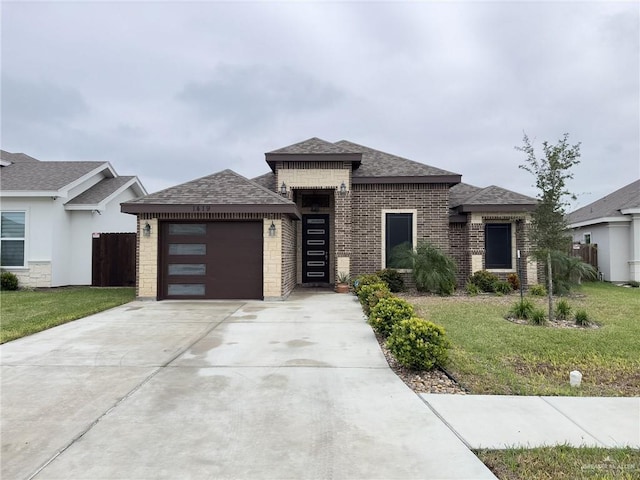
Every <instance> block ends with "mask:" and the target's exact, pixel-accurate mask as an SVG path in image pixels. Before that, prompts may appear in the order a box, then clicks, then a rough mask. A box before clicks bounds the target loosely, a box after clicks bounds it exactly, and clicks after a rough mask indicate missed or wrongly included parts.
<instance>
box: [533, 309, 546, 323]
mask: <svg viewBox="0 0 640 480" xmlns="http://www.w3.org/2000/svg"><path fill="white" fill-rule="evenodd" d="M529 323H530V324H532V325H544V324H545V323H547V317H546V315H545V313H544V310H542V309H541V308H534V309H533V311H532V312H531V316H530V317H529Z"/></svg>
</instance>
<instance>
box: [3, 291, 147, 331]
mask: <svg viewBox="0 0 640 480" xmlns="http://www.w3.org/2000/svg"><path fill="white" fill-rule="evenodd" d="M134 298H135V289H134V288H91V287H65V288H52V289H46V290H35V291H28V290H20V291H16V292H9V291H3V292H0V343H5V342H9V341H11V340H15V339H16V338H21V337H24V336H26V335H31V334H33V333H36V332H40V331H42V330H46V329H47V328H51V327H55V326H56V325H61V324H63V323H66V322H70V321H72V320H77V319H78V318H82V317H86V316H87V315H91V314H93V313H97V312H101V311H102V310H106V309H108V308H112V307H116V306H118V305H122V304H123V303H127V302H130V301H131V300H133V299H134Z"/></svg>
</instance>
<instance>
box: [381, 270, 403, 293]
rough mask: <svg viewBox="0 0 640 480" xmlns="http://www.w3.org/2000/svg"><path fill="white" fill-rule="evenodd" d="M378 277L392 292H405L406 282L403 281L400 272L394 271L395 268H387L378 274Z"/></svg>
mask: <svg viewBox="0 0 640 480" xmlns="http://www.w3.org/2000/svg"><path fill="white" fill-rule="evenodd" d="M378 277H380V278H381V279H382V281H383V282H385V283H386V284H387V285H389V290H391V291H392V292H394V293H396V292H401V291H403V290H404V280H403V279H402V275H400V272H398V271H397V270H394V269H393V268H385V269H384V270H380V271H379V272H378Z"/></svg>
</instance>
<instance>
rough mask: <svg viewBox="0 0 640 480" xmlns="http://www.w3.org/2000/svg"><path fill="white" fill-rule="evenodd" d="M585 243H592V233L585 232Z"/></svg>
mask: <svg viewBox="0 0 640 480" xmlns="http://www.w3.org/2000/svg"><path fill="white" fill-rule="evenodd" d="M584 243H585V244H586V245H591V234H590V233H585V234H584Z"/></svg>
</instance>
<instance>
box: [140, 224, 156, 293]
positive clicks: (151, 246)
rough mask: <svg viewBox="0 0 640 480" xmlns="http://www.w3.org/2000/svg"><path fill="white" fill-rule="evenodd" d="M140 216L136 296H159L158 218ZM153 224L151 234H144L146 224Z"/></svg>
mask: <svg viewBox="0 0 640 480" xmlns="http://www.w3.org/2000/svg"><path fill="white" fill-rule="evenodd" d="M145 217H146V216H144V215H141V216H140V217H138V236H137V242H136V243H137V245H136V297H138V298H153V299H155V298H157V297H158V219H157V218H145ZM147 223H148V224H149V225H150V226H151V235H150V236H148V237H145V236H144V233H143V229H144V227H145V225H146V224H147Z"/></svg>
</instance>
